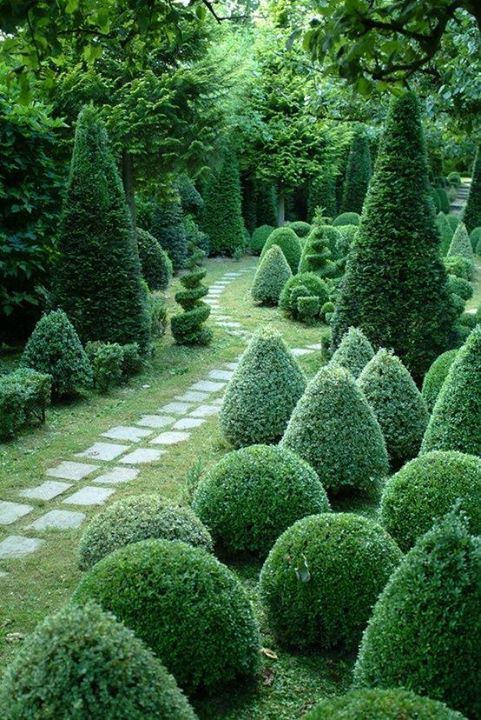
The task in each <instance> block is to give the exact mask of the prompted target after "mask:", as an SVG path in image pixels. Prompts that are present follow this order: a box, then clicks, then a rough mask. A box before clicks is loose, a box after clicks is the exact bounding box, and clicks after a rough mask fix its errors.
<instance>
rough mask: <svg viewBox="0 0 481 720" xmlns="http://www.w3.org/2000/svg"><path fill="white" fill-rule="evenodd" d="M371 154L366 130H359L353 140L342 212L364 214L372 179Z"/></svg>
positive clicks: (344, 187)
mask: <svg viewBox="0 0 481 720" xmlns="http://www.w3.org/2000/svg"><path fill="white" fill-rule="evenodd" d="M371 172H372V168H371V153H370V151H369V141H368V138H367V135H366V132H365V130H364V129H362V128H360V129H358V130H357V131H356V132H355V133H354V136H353V138H352V143H351V149H350V151H349V158H348V160H347V168H346V178H345V180H344V186H343V193H342V205H341V210H342V212H355V213H358V214H359V215H360V214H361V212H362V206H363V204H364V198H365V197H366V193H367V189H368V187H369V180H370V179H371Z"/></svg>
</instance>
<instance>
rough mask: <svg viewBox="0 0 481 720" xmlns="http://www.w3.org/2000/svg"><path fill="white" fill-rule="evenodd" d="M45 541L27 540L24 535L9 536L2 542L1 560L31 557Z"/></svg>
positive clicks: (0, 548)
mask: <svg viewBox="0 0 481 720" xmlns="http://www.w3.org/2000/svg"><path fill="white" fill-rule="evenodd" d="M44 542H45V540H39V539H38V538H27V537H23V535H9V536H8V537H6V538H5V540H2V542H0V559H2V560H3V559H6V558H19V557H24V556H25V555H30V554H31V553H33V552H35V550H37V548H39V547H40V545H42V544H43V543H44Z"/></svg>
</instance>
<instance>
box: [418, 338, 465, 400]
mask: <svg viewBox="0 0 481 720" xmlns="http://www.w3.org/2000/svg"><path fill="white" fill-rule="evenodd" d="M457 353H458V351H457V349H455V350H446V352H444V353H442V355H440V356H439V357H437V358H436V360H435V361H434V362H433V364H432V365H431V367H430V368H429V370H428V371H427V373H426V375H425V376H424V381H423V388H422V395H423V398H424V400H425V401H426V405H427V407H428V410H429V412H432V411H433V408H434V405H435V403H436V400H437V398H438V395H439V392H440V390H441V388H442V386H443V383H444V381H445V380H446V378H447V375H448V372H449V368H450V367H451V365H452V364H453V362H454V359H455V357H456V355H457Z"/></svg>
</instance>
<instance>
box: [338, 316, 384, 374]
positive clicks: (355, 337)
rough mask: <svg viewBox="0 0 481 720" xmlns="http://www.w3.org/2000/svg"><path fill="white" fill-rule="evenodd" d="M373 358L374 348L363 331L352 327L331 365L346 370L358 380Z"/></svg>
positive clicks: (343, 339)
mask: <svg viewBox="0 0 481 720" xmlns="http://www.w3.org/2000/svg"><path fill="white" fill-rule="evenodd" d="M373 357H374V350H373V347H372V345H371V343H370V342H369V340H368V339H367V337H366V336H365V335H364V333H363V332H362V330H359V328H354V327H350V328H349V330H348V331H347V332H346V333H345V335H344V337H343V338H342V340H341V343H340V345H339V347H338V348H337V350H336V352H335V353H334V355H333V356H332V358H331V360H330V361H329V365H330V366H331V367H341V368H345V369H346V370H349V372H350V373H351V375H352V376H353V377H354V378H357V377H359V375H360V374H361V372H362V371H363V369H364V368H365V367H366V365H367V363H368V362H369V361H370V360H372V358H373Z"/></svg>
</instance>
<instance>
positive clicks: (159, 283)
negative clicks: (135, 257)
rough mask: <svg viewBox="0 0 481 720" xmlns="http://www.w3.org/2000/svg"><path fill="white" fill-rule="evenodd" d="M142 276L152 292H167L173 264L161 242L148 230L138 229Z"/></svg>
mask: <svg viewBox="0 0 481 720" xmlns="http://www.w3.org/2000/svg"><path fill="white" fill-rule="evenodd" d="M137 246H138V248H139V257H140V264H141V267H142V275H143V277H144V280H145V281H146V283H147V285H148V286H149V289H150V290H166V289H167V287H168V285H169V282H170V280H171V278H172V263H171V261H170V258H169V256H168V255H167V253H166V252H165V251H164V250H162V248H161V247H160V244H159V241H158V240H156V238H155V237H154V236H153V235H151V234H150V233H148V232H147V231H146V230H141V229H140V228H137Z"/></svg>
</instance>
